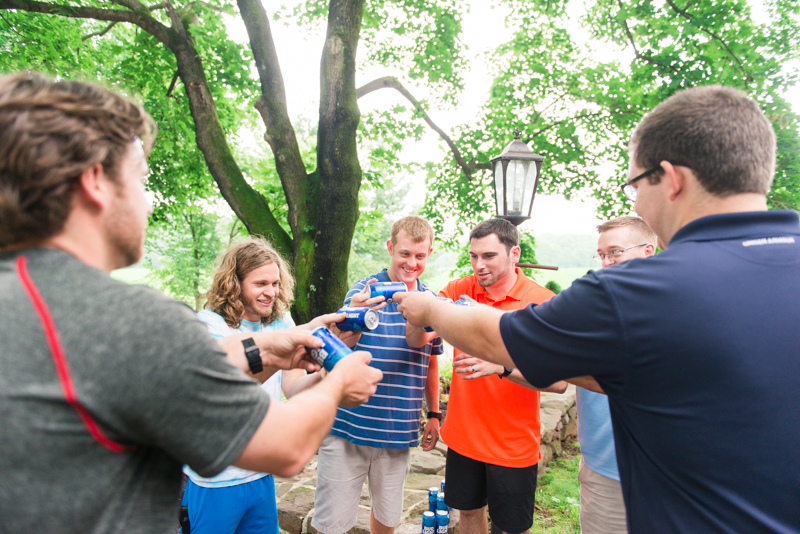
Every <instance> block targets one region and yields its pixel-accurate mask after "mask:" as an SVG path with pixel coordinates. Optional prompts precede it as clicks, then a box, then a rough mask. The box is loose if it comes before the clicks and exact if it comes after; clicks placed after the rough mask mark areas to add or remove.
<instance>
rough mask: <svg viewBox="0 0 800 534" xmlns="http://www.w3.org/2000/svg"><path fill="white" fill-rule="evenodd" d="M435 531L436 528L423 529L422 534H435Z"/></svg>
mask: <svg viewBox="0 0 800 534" xmlns="http://www.w3.org/2000/svg"><path fill="white" fill-rule="evenodd" d="M435 530H436V529H435V528H434V527H422V534H434V532H435Z"/></svg>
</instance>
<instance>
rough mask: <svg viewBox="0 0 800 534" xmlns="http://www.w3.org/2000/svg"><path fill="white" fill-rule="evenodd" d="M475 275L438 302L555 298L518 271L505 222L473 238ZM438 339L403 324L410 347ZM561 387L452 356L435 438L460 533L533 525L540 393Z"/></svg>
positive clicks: (514, 302) (512, 235)
mask: <svg viewBox="0 0 800 534" xmlns="http://www.w3.org/2000/svg"><path fill="white" fill-rule="evenodd" d="M469 237H470V245H469V249H470V250H469V254H470V259H471V262H472V270H473V274H472V275H470V276H465V277H463V278H460V279H459V280H453V281H452V282H450V283H448V284H447V286H445V288H444V289H443V290H442V291H441V292H439V296H441V297H446V298H450V299H453V300H457V299H459V298H461V297H462V296H467V297H469V298H470V299H472V300H474V301H475V302H477V303H479V304H482V305H487V306H492V307H494V308H499V309H501V310H518V309H521V308H524V307H525V306H527V305H528V304H541V303H542V302H544V301H546V300H549V299H550V298H552V297H553V296H554V293H553V292H552V291H550V290H548V289H545V288H543V287H542V286H540V285H539V284H537V283H536V282H534V281H533V280H531V279H529V278H528V277H526V276H525V274H524V273H523V272H522V271H521V270H520V269H519V268H518V267H516V266H515V264H516V262H518V261H519V256H520V247H519V231H518V230H517V228H516V227H515V226H514V225H513V224H511V223H510V222H508V221H506V220H504V219H489V220H487V221H483V222H482V223H480V224H479V225H478V226H476V227H475V228H474V229H473V230H472V232H471V233H470V236H469ZM435 335H436V334H435V333H425V332H424V331H423V330H422V329H419V328H417V327H415V326H413V325H410V324H409V325H408V326H407V330H406V337H407V339H408V342H409V345H411V346H420V343H421V342H422V341H425V340H426V339H427V338H428V337H430V336H435ZM412 342H413V343H414V344H413V345H412V344H411V343H412ZM566 387H567V384H566V382H558V383H556V384H553V385H552V386H550V387H549V388H547V389H546V390H537V389H536V388H534V387H533V386H531V385H530V384H529V383H528V382H527V381H526V380H525V379H524V378H523V377H522V374H521V373H520V372H519V371H518V370H516V369H509V368H504V367H502V366H500V365H496V364H493V363H489V362H486V361H484V360H481V359H478V358H474V357H472V356H470V355H469V354H464V353H462V352H461V351H459V350H457V349H456V350H455V354H454V359H453V380H452V382H451V385H450V401H449V404H448V409H447V417H446V418H445V420H444V426H442V429H441V432H440V435H441V437H442V439H443V441H444V442H445V443H446V444H447V446H448V448H449V450H448V453H447V470H446V472H447V489H446V491H445V503H446V504H447V505H448V506H450V507H451V508H455V509H457V510H460V511H461V532H462V534H486V533H487V532H488V522H487V520H486V506H487V504H488V506H489V516H490V517H491V518H492V523H493V524H494V525H495V526H497V527H499V528H500V529H501V530H502V531H503V532H505V533H507V534H520V533H525V532H529V531H530V528H531V525H532V524H533V508H534V499H535V494H536V475H537V465H538V462H539V458H540V457H541V454H540V453H539V441H540V439H541V430H540V424H539V391H557V392H559V393H561V392H563V391H564V390H565V389H566Z"/></svg>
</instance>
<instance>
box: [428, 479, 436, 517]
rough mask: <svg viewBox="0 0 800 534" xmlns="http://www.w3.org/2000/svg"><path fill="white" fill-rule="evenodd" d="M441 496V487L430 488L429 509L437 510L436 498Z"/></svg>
mask: <svg viewBox="0 0 800 534" xmlns="http://www.w3.org/2000/svg"><path fill="white" fill-rule="evenodd" d="M438 496H439V488H437V487H436V486H434V487H432V488H428V510H430V511H431V512H434V513H435V512H436V498H437V497H438Z"/></svg>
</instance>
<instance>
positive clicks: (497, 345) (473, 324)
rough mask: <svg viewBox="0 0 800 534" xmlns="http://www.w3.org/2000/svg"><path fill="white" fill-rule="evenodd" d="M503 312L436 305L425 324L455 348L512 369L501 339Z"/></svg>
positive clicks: (445, 304) (512, 363)
mask: <svg viewBox="0 0 800 534" xmlns="http://www.w3.org/2000/svg"><path fill="white" fill-rule="evenodd" d="M502 315H503V312H502V311H500V310H497V309H495V308H492V307H490V306H474V307H463V306H454V305H452V304H448V303H446V302H442V301H437V302H435V303H433V305H432V306H431V307H430V311H429V317H428V320H429V321H430V323H431V326H433V327H434V328H435V329H436V333H437V334H438V335H439V336H441V337H442V339H444V340H445V341H447V342H448V343H450V344H451V345H453V346H454V347H456V348H458V349H460V350H462V351H464V352H466V353H467V354H472V355H473V356H476V357H478V358H480V359H482V360H486V361H489V362H492V363H496V364H498V365H502V366H504V367H514V362H513V361H512V360H511V356H510V355H509V354H508V350H506V346H505V344H504V343H503V338H502V336H501V335H500V317H501V316H502Z"/></svg>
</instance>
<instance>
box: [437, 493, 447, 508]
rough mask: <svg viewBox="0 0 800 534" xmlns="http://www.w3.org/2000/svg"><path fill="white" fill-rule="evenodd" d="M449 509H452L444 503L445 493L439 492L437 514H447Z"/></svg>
mask: <svg viewBox="0 0 800 534" xmlns="http://www.w3.org/2000/svg"><path fill="white" fill-rule="evenodd" d="M449 509H450V507H449V506H447V505H446V504H445V503H444V492H443V491H440V492H439V493H438V494H437V495H436V512H439V511H445V512H446V511H448V510H449Z"/></svg>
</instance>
